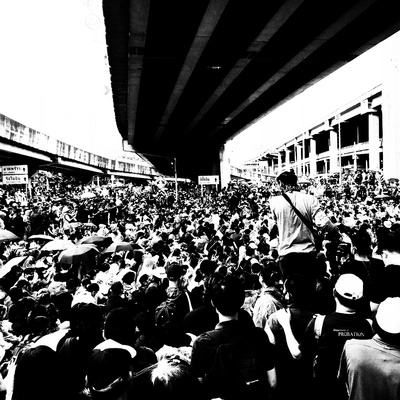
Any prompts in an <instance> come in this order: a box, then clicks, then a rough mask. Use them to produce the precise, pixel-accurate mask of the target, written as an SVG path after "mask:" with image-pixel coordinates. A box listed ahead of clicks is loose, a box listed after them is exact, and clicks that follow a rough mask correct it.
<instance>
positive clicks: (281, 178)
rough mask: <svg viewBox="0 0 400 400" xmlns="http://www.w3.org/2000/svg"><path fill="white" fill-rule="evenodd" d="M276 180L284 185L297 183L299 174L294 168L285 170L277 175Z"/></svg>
mask: <svg viewBox="0 0 400 400" xmlns="http://www.w3.org/2000/svg"><path fill="white" fill-rule="evenodd" d="M276 180H277V181H278V182H279V183H283V184H284V185H291V186H296V185H297V175H296V174H295V173H294V171H293V169H291V170H290V171H284V172H282V173H281V174H280V175H278V176H277V178H276Z"/></svg>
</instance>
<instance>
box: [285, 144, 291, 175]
mask: <svg viewBox="0 0 400 400" xmlns="http://www.w3.org/2000/svg"><path fill="white" fill-rule="evenodd" d="M289 168H290V150H289V149H288V148H286V149H285V170H286V171H289Z"/></svg>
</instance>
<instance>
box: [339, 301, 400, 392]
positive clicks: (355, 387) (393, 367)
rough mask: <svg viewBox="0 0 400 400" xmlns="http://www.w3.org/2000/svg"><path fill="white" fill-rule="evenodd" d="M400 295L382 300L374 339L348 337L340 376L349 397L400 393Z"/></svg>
mask: <svg viewBox="0 0 400 400" xmlns="http://www.w3.org/2000/svg"><path fill="white" fill-rule="evenodd" d="M399 310H400V297H388V298H387V299H386V300H384V301H383V302H382V303H380V305H379V308H378V311H377V313H376V317H375V320H374V328H375V332H376V335H375V336H374V337H373V338H372V339H368V340H358V339H351V340H348V341H347V342H346V344H345V346H344V349H343V353H342V358H341V361H340V368H339V374H338V378H339V379H341V380H343V381H344V382H345V383H346V387H347V392H348V398H349V400H372V399H385V400H395V399H398V398H399V394H400V313H399Z"/></svg>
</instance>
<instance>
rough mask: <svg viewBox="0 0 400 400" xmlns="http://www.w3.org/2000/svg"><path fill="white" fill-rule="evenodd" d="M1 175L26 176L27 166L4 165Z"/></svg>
mask: <svg viewBox="0 0 400 400" xmlns="http://www.w3.org/2000/svg"><path fill="white" fill-rule="evenodd" d="M2 172H3V175H28V166H27V165H4V166H3V168H2Z"/></svg>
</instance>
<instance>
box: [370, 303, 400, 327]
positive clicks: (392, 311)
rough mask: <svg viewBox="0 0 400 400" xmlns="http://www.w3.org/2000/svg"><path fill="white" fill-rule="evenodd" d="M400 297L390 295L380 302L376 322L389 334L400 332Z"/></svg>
mask: <svg viewBox="0 0 400 400" xmlns="http://www.w3.org/2000/svg"><path fill="white" fill-rule="evenodd" d="M399 310H400V297H388V298H387V299H386V300H384V301H382V303H380V305H379V307H378V310H377V312H376V316H375V319H376V323H377V324H378V326H379V328H380V329H382V330H383V331H385V332H386V333H389V334H392V335H393V334H394V335H397V334H400V313H399Z"/></svg>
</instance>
